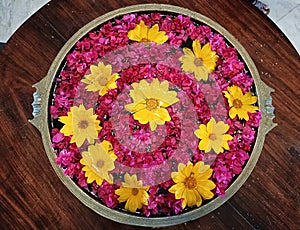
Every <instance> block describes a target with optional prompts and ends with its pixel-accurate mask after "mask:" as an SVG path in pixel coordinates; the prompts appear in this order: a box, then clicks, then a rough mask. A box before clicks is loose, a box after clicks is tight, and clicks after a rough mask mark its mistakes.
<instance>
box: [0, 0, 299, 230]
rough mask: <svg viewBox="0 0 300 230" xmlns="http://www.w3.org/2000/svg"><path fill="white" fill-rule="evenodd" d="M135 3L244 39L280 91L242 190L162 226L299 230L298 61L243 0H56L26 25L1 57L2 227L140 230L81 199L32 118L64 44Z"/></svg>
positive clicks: (275, 95)
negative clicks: (194, 17)
mask: <svg viewBox="0 0 300 230" xmlns="http://www.w3.org/2000/svg"><path fill="white" fill-rule="evenodd" d="M136 3H167V4H174V5H179V6H183V7H186V8H189V9H191V10H194V11H197V12H200V13H201V14H203V15H205V16H208V17H210V18H211V19H213V20H214V21H216V22H218V23H219V24H221V25H222V26H223V27H225V28H226V29H227V30H228V31H229V32H230V33H231V34H232V35H234V36H235V37H236V38H237V39H238V40H239V41H240V42H241V44H242V45H243V46H244V47H245V48H246V50H247V51H248V52H249V54H250V56H251V57H252V58H253V60H254V62H255V64H256V66H257V68H258V70H259V73H260V75H261V78H262V79H263V80H264V81H265V82H266V83H267V84H268V85H269V86H271V87H272V88H274V89H275V90H276V92H275V93H273V95H272V96H273V104H274V106H275V108H276V110H275V115H276V119H275V122H276V123H278V126H277V127H276V128H275V129H273V130H272V131H271V132H270V133H269V134H268V135H267V138H266V141H265V145H264V149H263V151H262V153H261V157H260V159H259V161H258V163H257V165H256V167H255V169H254V171H253V173H252V174H251V176H250V177H249V179H248V180H247V182H246V183H245V184H244V186H243V187H242V188H241V189H240V190H239V192H238V193H237V194H236V195H235V196H234V197H233V198H231V199H230V200H229V201H228V202H227V203H225V204H224V205H223V206H222V207H220V208H218V209H217V210H215V211H214V212H212V213H210V214H208V215H206V216H205V217H202V218H200V219H198V220H195V221H192V222H189V223H186V224H182V225H178V226H175V227H169V228H166V229H228V228H229V229H231V228H232V229H233V228H235V229H256V228H259V229H299V226H300V211H299V206H300V196H299V192H300V191H299V184H300V179H299V175H300V174H299V173H300V171H299V168H300V167H299V166H300V163H299V161H300V160H299V159H300V141H299V139H300V105H299V104H300V88H299V86H300V58H299V55H298V54H297V52H296V51H295V49H294V48H293V47H292V45H291V44H290V42H289V41H288V40H287V39H286V37H285V36H284V35H283V34H282V32H281V31H280V30H279V29H278V28H277V27H276V26H275V24H273V23H272V22H271V21H270V20H269V19H268V18H267V17H266V16H264V15H263V14H262V13H261V12H259V11H258V10H257V9H256V8H255V7H253V6H250V5H248V4H247V3H246V1H243V0H234V1H225V0H189V1H182V0H141V1H138V0H118V1H116V0H106V1H104V0H102V1H101V0H86V1H82V0H54V1H51V2H50V3H49V4H47V5H46V6H44V7H43V8H42V9H41V10H39V11H38V12H37V13H36V14H35V15H34V16H33V17H31V18H30V19H29V20H27V22H26V23H25V24H23V26H21V28H19V30H18V31H17V32H16V33H15V34H14V35H13V36H12V37H11V39H10V40H9V42H8V43H7V44H6V46H5V47H4V49H3V50H2V51H1V54H0V71H1V72H0V79H1V85H0V131H1V132H0V138H1V141H0V154H1V155H0V164H1V165H0V203H1V207H0V228H1V229H14V228H17V229H45V228H50V229H119V228H122V229H124V230H129V229H138V228H137V227H132V226H126V225H121V224H118V223H114V222H112V221H110V220H107V219H105V218H102V217H101V216H99V215H97V214H96V213H94V212H93V211H92V210H90V209H89V208H87V207H85V206H84V205H83V204H82V203H81V202H80V201H79V200H77V199H76V198H75V197H74V196H73V195H72V194H71V193H70V192H69V191H68V189H67V188H66V187H64V185H63V184H62V183H61V181H60V180H59V178H58V177H57V176H56V174H55V172H54V170H53V169H52V168H51V165H50V163H49V161H48V158H47V156H46V153H45V150H44V147H43V145H42V140H41V136H40V133H39V132H38V131H37V130H36V129H35V128H34V127H33V126H32V125H31V124H29V123H28V121H27V120H28V119H31V118H32V115H31V112H32V108H31V103H32V101H33V98H32V93H33V92H34V89H33V88H32V87H31V86H32V85H33V84H34V83H36V82H38V81H39V80H41V79H42V78H43V77H44V76H45V75H46V74H47V71H48V69H49V67H50V65H51V63H52V61H53V60H54V58H55V56H56V55H57V53H58V51H59V50H60V49H61V48H62V46H63V45H64V44H65V42H66V41H67V40H68V39H69V38H70V37H71V36H72V35H73V34H74V33H75V32H76V31H77V30H78V29H79V28H81V27H82V26H84V25H85V24H87V23H88V22H90V21H91V20H92V19H94V18H96V17H98V16H100V15H102V14H104V13H107V12H109V11H111V10H114V9H117V8H119V7H124V6H128V5H132V4H136ZM271 10H272V9H271Z"/></svg>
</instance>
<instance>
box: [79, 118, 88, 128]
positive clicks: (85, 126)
mask: <svg viewBox="0 0 300 230" xmlns="http://www.w3.org/2000/svg"><path fill="white" fill-rule="evenodd" d="M88 126H89V123H88V121H87V120H81V121H80V122H79V123H78V128H79V129H86V128H87V127H88Z"/></svg>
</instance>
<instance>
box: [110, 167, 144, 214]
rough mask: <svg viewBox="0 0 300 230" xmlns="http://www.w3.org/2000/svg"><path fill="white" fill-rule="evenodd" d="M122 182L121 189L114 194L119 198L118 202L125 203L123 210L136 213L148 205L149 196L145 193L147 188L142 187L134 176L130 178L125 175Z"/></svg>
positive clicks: (140, 182)
mask: <svg viewBox="0 0 300 230" xmlns="http://www.w3.org/2000/svg"><path fill="white" fill-rule="evenodd" d="M124 180H125V182H123V183H122V186H121V188H119V189H117V190H116V191H115V193H116V194H117V195H118V196H119V198H118V200H119V201H120V202H125V201H126V204H125V209H127V210H129V211H130V212H136V210H137V209H141V208H142V206H143V205H148V198H149V195H148V193H147V191H148V190H149V187H145V186H143V183H142V181H138V180H137V177H136V175H133V176H130V175H129V174H128V173H126V174H125V176H124Z"/></svg>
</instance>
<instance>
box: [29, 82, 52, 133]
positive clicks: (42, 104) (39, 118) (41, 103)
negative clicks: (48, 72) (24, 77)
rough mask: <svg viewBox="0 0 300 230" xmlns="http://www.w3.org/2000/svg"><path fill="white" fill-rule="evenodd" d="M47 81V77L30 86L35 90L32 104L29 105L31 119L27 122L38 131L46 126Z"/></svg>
mask: <svg viewBox="0 0 300 230" xmlns="http://www.w3.org/2000/svg"><path fill="white" fill-rule="evenodd" d="M47 81H48V80H47V77H45V78H43V79H42V80H41V81H39V82H38V83H36V84H34V85H33V86H32V87H34V88H35V89H36V91H35V92H34V93H33V103H32V104H31V105H32V108H33V111H32V115H33V119H31V120H28V121H29V122H30V123H31V124H32V125H34V126H35V127H36V128H37V129H38V130H40V131H41V130H42V129H43V126H45V125H46V124H47V121H46V120H47V106H48V103H47V102H48V101H47V98H46V95H47V90H48V89H47V87H46V86H47V85H48V84H47ZM45 119H46V120H45Z"/></svg>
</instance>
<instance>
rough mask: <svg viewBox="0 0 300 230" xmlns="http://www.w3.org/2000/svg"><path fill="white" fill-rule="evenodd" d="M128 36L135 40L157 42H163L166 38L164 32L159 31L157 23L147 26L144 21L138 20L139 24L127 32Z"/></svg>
mask: <svg viewBox="0 0 300 230" xmlns="http://www.w3.org/2000/svg"><path fill="white" fill-rule="evenodd" d="M128 38H129V39H130V40H133V41H137V42H156V43H157V44H163V43H165V42H166V41H167V40H168V36H167V35H166V32H164V31H159V27H158V25H157V24H155V25H154V26H153V27H151V28H149V27H148V26H146V25H145V23H144V21H140V24H138V25H136V27H135V28H134V29H133V30H130V31H129V32H128Z"/></svg>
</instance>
